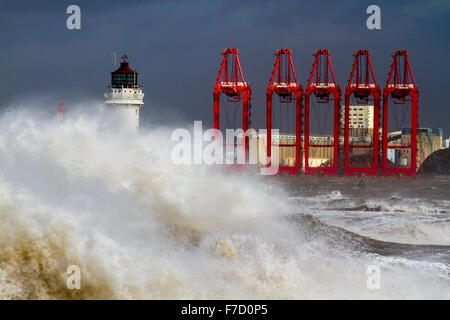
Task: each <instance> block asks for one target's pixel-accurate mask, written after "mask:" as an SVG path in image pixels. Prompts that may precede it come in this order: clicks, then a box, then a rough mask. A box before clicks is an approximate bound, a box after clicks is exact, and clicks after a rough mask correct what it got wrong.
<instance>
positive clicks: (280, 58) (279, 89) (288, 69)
mask: <svg viewBox="0 0 450 320" xmlns="http://www.w3.org/2000/svg"><path fill="white" fill-rule="evenodd" d="M274 55H275V56H276V57H277V58H276V61H275V66H274V68H273V71H272V77H271V78H270V83H269V87H268V88H267V94H266V96H267V100H266V107H267V110H266V111H267V158H268V159H271V154H272V153H271V150H272V127H273V125H272V113H273V112H272V96H273V94H274V93H276V94H277V95H278V96H279V97H280V103H281V104H285V106H282V105H280V106H278V107H279V108H280V109H282V110H280V113H279V114H280V117H279V118H280V119H279V120H280V122H282V120H283V118H284V116H283V115H282V112H281V111H284V112H285V113H286V118H287V121H291V122H293V124H294V125H293V127H295V144H289V143H279V145H278V146H279V147H280V150H281V148H295V154H294V163H293V166H289V165H279V168H278V170H279V171H287V172H290V173H298V172H299V170H300V166H301V125H302V124H301V116H302V114H301V112H302V98H303V88H302V86H301V85H300V84H299V83H298V81H297V75H296V74H295V69H294V64H293V63H292V56H291V50H290V49H278V50H277V51H275V53H274ZM291 73H292V77H293V79H292V78H291ZM292 101H295V113H294V114H293V116H292V115H290V114H289V110H288V107H289V105H288V104H289V103H291V102H292ZM275 113H276V112H275ZM289 118H291V119H289ZM281 126H282V124H281V123H280V124H279V127H278V129H279V134H282V133H283V132H282V130H285V128H281ZM288 126H289V125H288ZM288 129H289V128H288ZM280 140H281V139H280ZM280 154H281V152H280ZM269 161H270V160H269ZM277 162H278V161H277Z"/></svg>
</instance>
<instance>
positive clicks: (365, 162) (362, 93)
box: [344, 50, 381, 175]
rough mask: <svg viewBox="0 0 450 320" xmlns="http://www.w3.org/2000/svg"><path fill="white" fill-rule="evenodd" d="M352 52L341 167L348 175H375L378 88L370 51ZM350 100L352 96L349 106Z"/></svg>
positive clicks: (379, 93) (376, 163)
mask: <svg viewBox="0 0 450 320" xmlns="http://www.w3.org/2000/svg"><path fill="white" fill-rule="evenodd" d="M353 56H354V57H355V61H354V63H353V68H352V72H351V74H350V79H349V81H348V85H347V88H346V90H345V131H344V150H345V160H344V170H345V174H347V175H356V174H369V175H376V174H377V173H378V153H379V152H378V140H379V134H378V128H379V117H380V96H381V91H380V88H379V87H378V85H377V83H376V81H375V75H374V73H373V69H372V63H371V61H370V54H369V51H368V50H358V51H356V53H355V54H354V55H353ZM350 100H353V103H352V109H351V108H350V103H351V101H350ZM369 102H371V103H373V107H372V108H373V109H372V110H373V112H369V109H367V110H364V107H365V108H370V107H371V106H370V105H369ZM362 105H367V106H364V107H363V106H362ZM361 114H365V115H366V116H365V118H367V123H362V121H359V120H361V118H360V116H361ZM370 116H371V117H370ZM370 118H371V119H370ZM357 119H359V120H357ZM370 124H371V125H370ZM371 127H372V128H371Z"/></svg>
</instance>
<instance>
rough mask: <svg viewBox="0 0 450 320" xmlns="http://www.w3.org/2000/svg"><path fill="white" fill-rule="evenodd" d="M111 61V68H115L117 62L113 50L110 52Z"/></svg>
mask: <svg viewBox="0 0 450 320" xmlns="http://www.w3.org/2000/svg"><path fill="white" fill-rule="evenodd" d="M111 62H112V66H113V69H117V67H118V65H119V64H118V63H117V53H116V52H115V51H113V52H111Z"/></svg>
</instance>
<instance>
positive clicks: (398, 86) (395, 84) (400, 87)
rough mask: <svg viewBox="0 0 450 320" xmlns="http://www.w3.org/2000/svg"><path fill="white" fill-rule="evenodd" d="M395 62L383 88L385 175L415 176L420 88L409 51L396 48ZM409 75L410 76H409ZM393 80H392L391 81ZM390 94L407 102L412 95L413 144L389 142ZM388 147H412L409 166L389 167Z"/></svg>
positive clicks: (398, 99)
mask: <svg viewBox="0 0 450 320" xmlns="http://www.w3.org/2000/svg"><path fill="white" fill-rule="evenodd" d="M391 56H392V57H393V62H392V65H391V70H390V72H389V77H388V79H387V81H386V87H385V88H384V90H383V134H382V148H383V173H384V174H385V175H406V176H415V175H416V169H417V162H416V161H417V122H418V110H419V106H418V102H419V89H418V88H417V86H416V84H415V82H414V77H413V75H412V71H411V66H410V64H409V59H408V51H406V50H396V51H395V52H394V53H393V54H392V55H391ZM399 57H404V68H403V81H402V83H399V65H400V64H399ZM408 75H409V78H408ZM391 80H392V82H391ZM389 96H391V97H392V98H393V99H395V100H397V101H399V102H398V103H405V102H406V101H407V100H406V99H407V97H408V96H409V97H411V144H410V145H408V146H389V144H388V130H389V128H388V108H389V103H388V101H389ZM388 149H411V165H410V167H409V168H388V163H387V150H388Z"/></svg>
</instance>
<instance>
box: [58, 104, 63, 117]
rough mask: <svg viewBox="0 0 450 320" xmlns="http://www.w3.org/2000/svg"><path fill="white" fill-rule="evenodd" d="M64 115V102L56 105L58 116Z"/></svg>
mask: <svg viewBox="0 0 450 320" xmlns="http://www.w3.org/2000/svg"><path fill="white" fill-rule="evenodd" d="M63 113H64V102H60V103H58V114H63Z"/></svg>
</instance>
